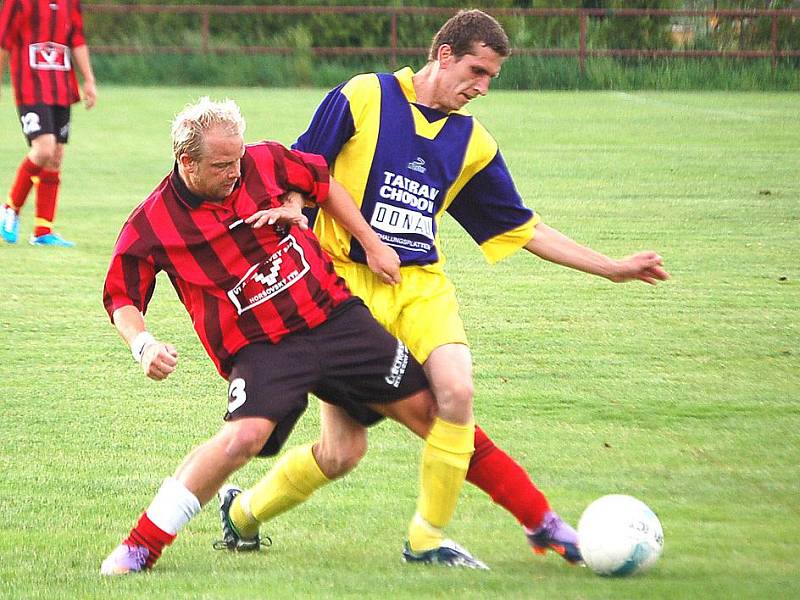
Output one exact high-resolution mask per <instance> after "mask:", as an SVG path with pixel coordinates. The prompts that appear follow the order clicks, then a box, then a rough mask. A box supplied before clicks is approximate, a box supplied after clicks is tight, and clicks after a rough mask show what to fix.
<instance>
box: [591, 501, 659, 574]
mask: <svg viewBox="0 0 800 600" xmlns="http://www.w3.org/2000/svg"><path fill="white" fill-rule="evenodd" d="M578 543H579V544H580V548H581V554H582V555H583V561H584V562H585V563H586V566H588V567H589V568H590V569H591V570H592V571H594V572H595V573H598V574H600V575H615V576H624V575H633V574H634V573H641V572H642V571H645V570H647V569H649V568H650V567H652V566H653V564H654V563H655V562H656V560H658V557H659V556H660V555H661V550H662V549H663V548H664V531H663V530H662V528H661V522H660V521H659V520H658V517H657V516H656V514H655V513H654V512H653V511H652V510H650V508H649V507H648V506H647V505H646V504H645V503H644V502H642V501H641V500H637V499H636V498H634V497H633V496H624V495H622V494H611V495H609V496H603V497H602V498H598V499H597V500H595V501H594V502H592V503H591V504H590V505H589V506H588V507H586V510H585V511H583V515H581V519H580V521H578Z"/></svg>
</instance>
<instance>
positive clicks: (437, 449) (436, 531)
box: [408, 417, 475, 552]
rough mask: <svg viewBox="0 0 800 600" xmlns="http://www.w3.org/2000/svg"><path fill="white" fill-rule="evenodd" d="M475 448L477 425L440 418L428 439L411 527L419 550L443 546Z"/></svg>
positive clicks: (410, 535) (413, 542)
mask: <svg viewBox="0 0 800 600" xmlns="http://www.w3.org/2000/svg"><path fill="white" fill-rule="evenodd" d="M474 450H475V424H474V423H471V424H469V425H456V424H455V423H449V422H448V421H443V420H442V419H440V418H438V417H437V418H436V420H435V421H434V423H433V427H432V428H431V432H430V433H429V434H428V437H427V438H426V439H425V447H424V448H423V450H422V466H421V469H420V492H419V499H418V500H417V513H416V514H415V515H414V518H413V519H412V520H411V524H410V525H409V528H408V543H409V545H410V546H411V549H412V550H413V551H415V552H423V551H425V550H431V549H433V548H436V547H438V546H440V545H441V543H442V539H443V538H444V534H443V532H442V528H443V527H444V526H445V525H447V523H449V522H450V519H451V518H452V516H453V512H455V509H456V501H457V500H458V495H459V493H460V492H461V486H462V485H463V484H464V477H466V475H467V469H469V461H470V458H471V457H472V453H473V452H474Z"/></svg>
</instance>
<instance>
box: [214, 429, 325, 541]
mask: <svg viewBox="0 0 800 600" xmlns="http://www.w3.org/2000/svg"><path fill="white" fill-rule="evenodd" d="M329 481H330V479H328V478H327V477H325V474H324V473H323V472H322V470H321V469H320V468H319V465H318V464H317V461H316V459H315V458H314V453H313V451H312V445H311V444H306V445H305V446H299V447H297V448H292V449H291V450H289V451H288V452H287V453H286V454H284V455H283V457H282V458H281V459H280V460H279V461H278V462H277V463H275V466H273V467H272V469H270V471H269V473H267V474H266V475H265V476H264V477H263V478H262V479H261V480H260V481H259V482H258V483H256V484H255V485H254V486H253V487H252V488H250V489H249V490H247V491H246V492H243V493H242V494H239V496H237V497H236V499H235V500H234V501H233V505H232V506H231V513H230V514H231V521H233V524H234V526H235V527H236V529H238V530H239V533H240V534H241V535H242V536H245V537H248V536H251V535H254V534H255V532H257V531H258V525H259V524H260V523H264V522H266V521H269V520H270V519H272V518H274V517H276V516H278V515H279V514H281V513H282V512H285V511H287V510H289V509H290V508H293V507H295V506H297V505H298V504H301V503H302V502H305V501H306V500H308V498H309V497H310V496H311V494H313V493H314V492H315V491H316V490H318V489H319V488H321V487H322V486H323V485H325V484H326V483H328V482H329Z"/></svg>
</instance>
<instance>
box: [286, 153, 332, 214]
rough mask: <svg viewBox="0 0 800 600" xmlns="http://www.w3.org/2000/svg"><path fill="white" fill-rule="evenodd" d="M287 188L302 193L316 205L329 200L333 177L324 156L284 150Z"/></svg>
mask: <svg viewBox="0 0 800 600" xmlns="http://www.w3.org/2000/svg"><path fill="white" fill-rule="evenodd" d="M284 162H285V167H286V168H285V176H286V182H285V187H286V188H287V189H293V190H296V191H298V192H301V193H302V194H304V195H305V196H306V199H307V200H310V201H312V202H314V203H316V204H320V203H322V202H324V201H325V200H326V199H327V198H328V191H329V190H330V184H331V175H330V171H329V170H328V163H327V161H326V160H325V157H324V156H321V155H319V154H312V153H310V152H302V151H300V150H289V149H286V148H284Z"/></svg>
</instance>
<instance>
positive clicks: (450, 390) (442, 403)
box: [436, 381, 474, 422]
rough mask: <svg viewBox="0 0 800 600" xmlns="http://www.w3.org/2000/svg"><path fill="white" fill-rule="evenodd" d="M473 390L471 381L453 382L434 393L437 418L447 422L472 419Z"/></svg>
mask: <svg viewBox="0 0 800 600" xmlns="http://www.w3.org/2000/svg"><path fill="white" fill-rule="evenodd" d="M473 394H474V388H473V385H472V382H471V381H461V382H457V383H456V382H453V383H451V384H450V385H448V386H446V387H440V388H439V389H438V390H437V393H436V403H437V405H438V413H439V416H440V417H441V418H443V419H445V420H448V421H456V422H466V421H468V420H470V419H471V417H472V397H473Z"/></svg>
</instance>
